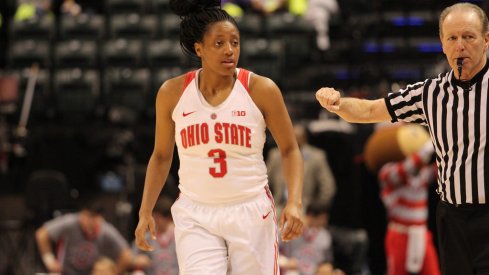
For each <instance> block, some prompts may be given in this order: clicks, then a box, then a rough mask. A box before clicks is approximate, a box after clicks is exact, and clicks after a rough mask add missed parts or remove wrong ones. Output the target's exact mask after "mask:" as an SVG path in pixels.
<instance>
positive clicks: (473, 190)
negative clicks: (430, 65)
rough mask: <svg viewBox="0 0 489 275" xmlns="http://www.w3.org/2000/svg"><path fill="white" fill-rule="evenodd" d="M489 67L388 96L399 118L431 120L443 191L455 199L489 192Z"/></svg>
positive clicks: (475, 200)
mask: <svg viewBox="0 0 489 275" xmlns="http://www.w3.org/2000/svg"><path fill="white" fill-rule="evenodd" d="M488 68H489V61H487V62H486V65H485V66H484V68H483V69H482V70H481V71H480V72H479V73H478V74H477V75H476V76H475V77H474V78H472V79H471V80H470V81H467V82H461V81H459V80H457V79H456V78H455V76H454V75H453V70H452V71H450V72H447V73H443V74H440V75H438V77H437V78H433V79H427V80H425V81H424V82H418V83H415V84H412V85H408V86H407V87H406V88H405V89H402V90H400V91H399V92H394V93H390V94H389V95H388V96H387V97H386V98H385V102H386V104H387V109H388V110H389V113H390V115H391V116H392V121H393V122H396V121H404V122H413V123H418V124H421V125H426V126H428V129H429V131H430V135H431V139H432V141H433V144H434V146H435V150H436V155H437V157H436V159H437V164H438V188H437V192H438V194H439V195H440V198H441V200H443V201H445V202H447V203H450V204H485V203H486V202H487V198H488V197H489V152H488V150H486V148H487V147H486V141H487V129H488V128H489V127H488V123H489V119H488V117H487V116H488V113H487V108H488V103H489V102H488V89H489V86H488V85H489V83H488V81H489V72H488Z"/></svg>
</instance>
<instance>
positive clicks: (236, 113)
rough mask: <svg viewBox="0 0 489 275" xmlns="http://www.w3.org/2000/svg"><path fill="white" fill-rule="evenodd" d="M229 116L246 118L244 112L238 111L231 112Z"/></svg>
mask: <svg viewBox="0 0 489 275" xmlns="http://www.w3.org/2000/svg"><path fill="white" fill-rule="evenodd" d="M231 115H232V116H246V111H238V110H235V111H232V112H231Z"/></svg>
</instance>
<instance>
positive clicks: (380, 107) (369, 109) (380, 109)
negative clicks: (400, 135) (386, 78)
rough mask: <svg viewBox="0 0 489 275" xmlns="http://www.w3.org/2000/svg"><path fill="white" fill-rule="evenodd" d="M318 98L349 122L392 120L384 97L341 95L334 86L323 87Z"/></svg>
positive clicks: (325, 106) (327, 108)
mask: <svg viewBox="0 0 489 275" xmlns="http://www.w3.org/2000/svg"><path fill="white" fill-rule="evenodd" d="M316 99H317V100H318V101H319V103H320V104H321V106H322V107H323V108H325V109H326V110H328V111H330V112H332V113H336V114H337V115H339V116H340V117H341V118H343V119H344V120H346V121H348V122H354V123H375V122H382V121H389V120H391V116H390V114H389V111H388V110H387V106H386V105H385V101H384V99H383V98H380V99H375V100H368V99H359V98H353V97H341V94H340V92H338V91H337V90H335V89H333V88H321V89H319V90H318V91H317V92H316Z"/></svg>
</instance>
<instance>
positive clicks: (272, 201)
mask: <svg viewBox="0 0 489 275" xmlns="http://www.w3.org/2000/svg"><path fill="white" fill-rule="evenodd" d="M264 188H265V194H266V195H267V197H268V199H270V202H271V203H272V211H273V221H274V222H275V224H277V213H276V211H275V201H274V200H273V196H272V192H271V191H270V188H269V187H268V185H267V186H265V187H264ZM273 247H274V249H275V252H274V253H275V255H274V259H275V260H274V265H273V274H274V275H277V274H279V270H280V268H279V265H278V235H277V232H275V243H274V244H273Z"/></svg>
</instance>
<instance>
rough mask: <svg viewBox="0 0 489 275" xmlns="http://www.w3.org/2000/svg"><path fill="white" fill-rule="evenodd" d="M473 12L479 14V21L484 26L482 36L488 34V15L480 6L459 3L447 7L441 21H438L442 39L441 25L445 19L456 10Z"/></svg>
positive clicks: (442, 13) (441, 15)
mask: <svg viewBox="0 0 489 275" xmlns="http://www.w3.org/2000/svg"><path fill="white" fill-rule="evenodd" d="M461 9H464V10H472V11H473V12H475V14H477V16H478V17H479V20H480V22H481V24H482V34H486V33H487V32H488V31H489V20H488V19H487V15H486V13H485V12H484V10H483V9H481V8H480V7H479V6H477V5H475V4H472V3H467V2H463V3H457V4H453V5H451V6H448V7H446V8H445V9H444V10H443V11H442V12H441V14H440V20H439V21H438V28H439V32H440V37H441V36H442V30H441V25H442V24H443V22H444V21H445V18H446V17H447V16H448V15H449V14H450V13H451V12H452V11H454V10H461Z"/></svg>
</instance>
